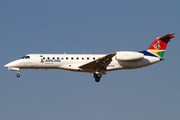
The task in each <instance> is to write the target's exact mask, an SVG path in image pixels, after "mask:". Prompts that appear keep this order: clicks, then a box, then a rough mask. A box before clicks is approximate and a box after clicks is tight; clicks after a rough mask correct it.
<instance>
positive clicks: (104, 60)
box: [79, 53, 116, 69]
mask: <svg viewBox="0 0 180 120" xmlns="http://www.w3.org/2000/svg"><path fill="white" fill-rule="evenodd" d="M115 55H116V53H113V54H108V55H106V56H103V57H101V58H99V59H97V60H95V61H92V62H89V63H87V64H84V65H82V66H79V68H81V69H94V68H95V67H99V68H100V69H106V67H107V66H108V65H109V64H110V63H111V61H112V57H114V56H115Z"/></svg>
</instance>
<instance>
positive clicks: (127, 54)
mask: <svg viewBox="0 0 180 120" xmlns="http://www.w3.org/2000/svg"><path fill="white" fill-rule="evenodd" d="M116 53H117V54H116V56H115V59H116V60H119V61H136V60H141V59H143V58H144V54H143V53H139V52H132V51H120V52H116Z"/></svg>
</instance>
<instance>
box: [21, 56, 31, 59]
mask: <svg viewBox="0 0 180 120" xmlns="http://www.w3.org/2000/svg"><path fill="white" fill-rule="evenodd" d="M21 59H30V56H23V57H22V58H21Z"/></svg>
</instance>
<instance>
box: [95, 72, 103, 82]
mask: <svg viewBox="0 0 180 120" xmlns="http://www.w3.org/2000/svg"><path fill="white" fill-rule="evenodd" d="M101 77H102V75H101V73H94V78H95V81H96V82H99V81H100V78H101Z"/></svg>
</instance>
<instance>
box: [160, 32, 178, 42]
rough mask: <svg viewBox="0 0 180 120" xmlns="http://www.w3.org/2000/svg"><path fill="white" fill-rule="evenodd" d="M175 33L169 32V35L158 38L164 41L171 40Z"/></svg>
mask: <svg viewBox="0 0 180 120" xmlns="http://www.w3.org/2000/svg"><path fill="white" fill-rule="evenodd" d="M174 34H175V33H169V34H167V35H165V36H162V37H160V38H158V39H159V40H162V41H164V42H169V41H170V39H171V38H174V36H173V35H174Z"/></svg>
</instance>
